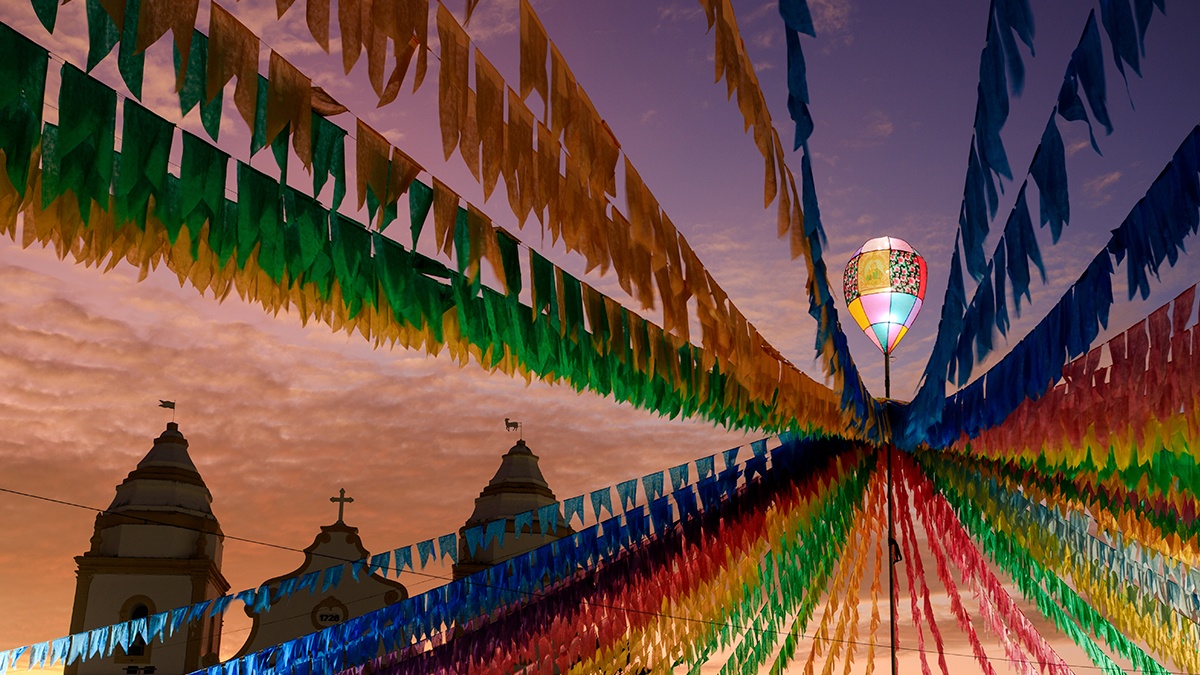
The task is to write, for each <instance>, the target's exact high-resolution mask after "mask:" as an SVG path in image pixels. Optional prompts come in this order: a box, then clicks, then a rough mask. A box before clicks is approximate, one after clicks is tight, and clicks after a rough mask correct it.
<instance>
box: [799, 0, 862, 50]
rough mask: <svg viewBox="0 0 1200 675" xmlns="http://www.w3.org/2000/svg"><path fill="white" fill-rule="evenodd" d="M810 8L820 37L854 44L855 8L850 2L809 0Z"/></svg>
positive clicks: (846, 0)
mask: <svg viewBox="0 0 1200 675" xmlns="http://www.w3.org/2000/svg"><path fill="white" fill-rule="evenodd" d="M808 7H809V10H810V11H811V12H812V17H813V27H814V28H816V30H817V36H818V37H824V38H828V39H829V40H831V41H834V42H840V43H842V44H850V43H852V42H854V35H853V34H852V33H851V32H850V23H851V19H852V16H853V14H854V8H853V7H852V6H851V4H850V0H809V3H808Z"/></svg>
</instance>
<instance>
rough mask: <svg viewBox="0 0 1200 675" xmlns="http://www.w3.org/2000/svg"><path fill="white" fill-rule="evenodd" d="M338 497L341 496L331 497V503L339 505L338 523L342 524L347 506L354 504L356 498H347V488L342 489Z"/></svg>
mask: <svg viewBox="0 0 1200 675" xmlns="http://www.w3.org/2000/svg"><path fill="white" fill-rule="evenodd" d="M338 495H339V496H337V497H330V498H329V501H331V502H333V503H335V504H337V505H338V519H337V521H338V522H339V523H341V522H342V518H343V517H344V516H345V511H344V510H345V508H346V505H347V504H352V503H354V498H353V497H347V496H346V488H342V489H341V490H339V491H338ZM342 524H343V525H344V524H345V523H342Z"/></svg>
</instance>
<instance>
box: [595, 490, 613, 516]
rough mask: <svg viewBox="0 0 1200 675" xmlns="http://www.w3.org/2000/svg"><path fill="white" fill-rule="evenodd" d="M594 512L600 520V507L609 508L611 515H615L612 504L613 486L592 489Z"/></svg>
mask: <svg viewBox="0 0 1200 675" xmlns="http://www.w3.org/2000/svg"><path fill="white" fill-rule="evenodd" d="M591 498H592V512H593V513H594V514H595V516H596V520H600V509H601V508H604V509H608V515H609V516H615V515H616V514H615V513H613V505H612V488H601V489H599V490H593V491H592V497H591Z"/></svg>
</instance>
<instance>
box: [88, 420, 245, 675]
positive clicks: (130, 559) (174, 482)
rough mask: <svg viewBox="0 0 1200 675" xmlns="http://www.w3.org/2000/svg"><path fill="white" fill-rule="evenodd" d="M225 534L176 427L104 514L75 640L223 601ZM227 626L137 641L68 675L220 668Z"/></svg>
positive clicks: (201, 626)
mask: <svg viewBox="0 0 1200 675" xmlns="http://www.w3.org/2000/svg"><path fill="white" fill-rule="evenodd" d="M224 540H225V535H224V534H223V533H222V532H221V525H220V523H219V522H218V521H217V518H216V516H215V515H214V514H213V511H212V494H211V493H210V492H209V491H208V487H207V486H206V485H205V483H204V479H203V478H201V477H200V472H199V471H198V470H197V469H196V465H195V464H194V463H193V462H192V458H191V456H190V455H189V454H188V441H187V439H186V438H184V436H183V434H182V433H180V431H179V425H177V424H176V423H174V422H170V423H168V424H167V428H166V430H165V431H163V432H162V434H161V435H160V436H159V437H158V438H156V439H154V445H153V446H152V447H151V448H150V451H149V452H148V453H146V456H145V457H144V458H143V459H142V461H140V462H138V464H137V466H136V467H135V468H134V470H133V471H131V472H129V475H128V476H126V478H125V480H124V481H122V482H121V484H120V485H118V486H117V489H116V495H115V496H114V497H113V500H112V503H111V504H110V505H109V507H108V509H106V510H105V511H104V512H103V513H100V514H99V515H97V516H96V523H95V529H94V533H93V535H92V540H91V547H90V549H89V550H88V551H87V552H86V553H84V554H83V555H81V556H77V557H76V558H75V562H76V563H77V564H78V566H79V568H78V571H77V572H76V576H77V581H76V586H75V604H74V607H73V610H72V613H71V633H80V632H83V631H86V630H89V629H92V628H97V627H101V626H107V625H110V624H114V623H119V622H122V621H128V620H130V619H137V618H140V617H147V616H152V615H154V614H157V613H159V612H165V611H168V610H170V609H173V608H175V607H182V606H185V605H190V604H194V603H198V602H203V601H205V600H211V599H214V598H217V597H220V596H222V595H224V594H225V593H226V592H227V591H228V590H229V582H228V581H226V580H225V577H224V576H223V575H222V574H221V554H222V548H223V546H224ZM220 640H221V618H220V616H216V617H210V618H208V619H206V620H205V621H204V622H197V623H194V624H191V625H190V626H188V628H187V631H186V637H185V636H183V635H179V634H176V635H175V636H173V638H172V639H171V640H169V641H167V642H165V643H159V642H156V641H152V642H151V643H150V644H145V643H142V642H140V641H136V642H135V643H134V644H132V645H130V647H129V649H128V650H123V649H121V648H119V647H118V648H117V649H116V650H115V651H114V653H113V654H112V655H111V656H109V657H108V658H93V659H88V660H87V661H82V662H76V663H74V664H72V665H70V666H67V668H66V673H67V675H77V674H78V675H90V674H92V673H96V674H100V673H109V672H113V670H114V665H115V666H117V668H119V669H120V670H121V671H124V672H139V673H155V672H163V673H173V672H192V671H195V670H199V669H200V668H202V667H206V666H208V665H212V664H214V663H217V661H218V660H219V653H220Z"/></svg>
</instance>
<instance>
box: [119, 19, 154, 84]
mask: <svg viewBox="0 0 1200 675" xmlns="http://www.w3.org/2000/svg"><path fill="white" fill-rule="evenodd" d="M149 2H161V0H149ZM141 11H142V0H126V2H125V25H124V26H123V27H122V29H121V45H120V48H119V49H118V50H117V70H118V71H120V73H121V79H123V80H125V86H127V87H129V92H130V93H131V94H133V96H134V98H138V99H140V98H141V97H142V76H143V73H144V72H145V70H146V53H145V52H141V53H135V48H136V47H137V29H138V15H139V14H141Z"/></svg>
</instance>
